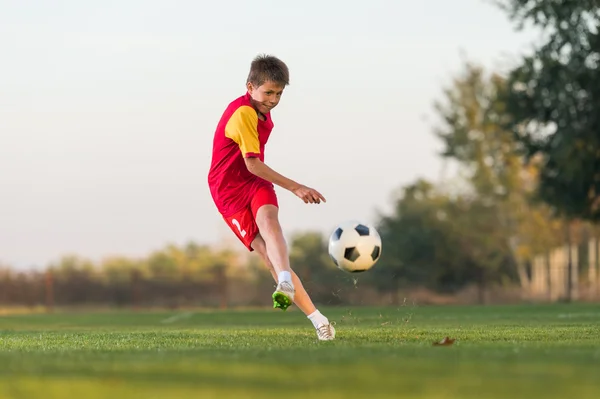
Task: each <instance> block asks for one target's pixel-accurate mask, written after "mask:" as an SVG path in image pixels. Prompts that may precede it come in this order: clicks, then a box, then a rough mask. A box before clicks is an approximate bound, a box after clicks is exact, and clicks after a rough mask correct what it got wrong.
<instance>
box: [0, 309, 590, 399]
mask: <svg viewBox="0 0 600 399" xmlns="http://www.w3.org/2000/svg"><path fill="white" fill-rule="evenodd" d="M324 313H325V314H326V315H327V316H329V317H330V319H333V320H336V322H337V325H336V328H337V331H338V339H337V340H336V341H334V342H321V343H319V342H317V341H316V335H315V333H314V331H313V329H312V326H311V325H310V323H309V322H308V320H307V319H306V318H305V317H304V316H303V315H302V314H301V313H300V312H298V311H297V310H296V309H290V310H288V311H287V312H285V313H283V312H281V311H278V310H253V311H227V312H218V311H215V312H208V311H197V312H188V311H181V312H147V313H144V312H137V313H136V312H124V311H122V312H103V313H60V314H53V315H45V314H32V315H9V316H3V317H0V398H35V397H43V398H49V399H51V398H61V399H63V398H67V397H73V398H86V399H93V398H114V399H116V398H138V397H139V398H145V399H146V398H174V399H175V398H268V397H277V398H286V399H287V398H306V397H307V395H309V394H311V395H316V397H324V398H328V399H335V398H344V399H348V398H365V397H367V398H408V399H411V398H436V399H437V398H461V399H462V398H464V399H468V398H478V399H485V398H503V399H504V398H511V399H516V398H527V399H532V398H538V397H543V398H545V399H549V398H561V399H564V398H577V399H584V398H595V399H596V398H599V397H600V378H598V377H599V376H600V374H599V370H600V369H599V365H600V345H599V343H600V334H599V333H600V307H598V306H596V305H586V304H573V305H539V306H534V305H529V306H489V307H475V306H473V307H417V306H402V307H399V308H334V309H326V311H325V312H324ZM445 336H449V337H451V338H456V342H455V343H454V345H453V346H449V347H440V346H433V345H432V343H433V342H434V341H439V340H441V339H442V338H444V337H445Z"/></svg>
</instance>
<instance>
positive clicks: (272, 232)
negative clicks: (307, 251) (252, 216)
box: [256, 205, 291, 282]
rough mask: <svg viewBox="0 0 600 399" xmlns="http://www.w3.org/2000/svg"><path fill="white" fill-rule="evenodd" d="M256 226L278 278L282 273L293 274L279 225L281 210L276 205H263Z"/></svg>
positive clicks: (257, 216)
mask: <svg viewBox="0 0 600 399" xmlns="http://www.w3.org/2000/svg"><path fill="white" fill-rule="evenodd" d="M256 224H257V226H258V231H260V235H261V236H262V238H263V240H264V243H265V246H266V250H267V256H268V257H269V259H270V260H271V261H272V266H273V268H274V270H275V273H277V276H278V277H279V276H280V274H281V272H290V273H291V268H290V260H289V256H288V249H287V245H286V242H285V238H284V236H283V231H282V230H281V225H280V224H279V208H277V207H276V206H275V205H263V206H261V207H260V208H258V211H256ZM277 281H278V282H279V280H277Z"/></svg>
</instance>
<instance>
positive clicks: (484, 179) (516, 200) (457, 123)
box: [435, 63, 560, 290]
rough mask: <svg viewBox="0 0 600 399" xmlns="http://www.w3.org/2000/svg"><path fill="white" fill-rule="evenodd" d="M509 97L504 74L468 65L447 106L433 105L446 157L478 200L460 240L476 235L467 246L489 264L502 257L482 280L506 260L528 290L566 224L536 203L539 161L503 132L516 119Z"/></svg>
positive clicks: (473, 203)
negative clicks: (536, 261)
mask: <svg viewBox="0 0 600 399" xmlns="http://www.w3.org/2000/svg"><path fill="white" fill-rule="evenodd" d="M506 91H507V82H506V80H505V79H504V78H502V77H501V76H499V75H498V74H491V75H489V76H488V75H487V74H486V73H485V71H484V70H483V68H481V67H479V66H476V65H472V64H469V63H467V64H466V67H465V70H464V71H463V73H462V74H461V75H460V76H458V77H457V78H456V79H455V80H454V81H453V83H452V85H451V86H450V87H449V88H447V89H446V90H445V91H444V101H438V102H436V104H435V108H436V110H437V111H438V113H439V115H440V116H441V118H442V122H443V123H442V125H441V126H440V128H438V129H437V131H436V134H437V136H438V137H439V138H440V139H441V140H442V142H443V144H444V149H443V152H442V156H443V157H446V158H449V159H452V160H454V161H456V162H457V163H458V165H459V166H460V170H461V171H462V172H464V175H465V178H466V180H467V182H468V183H469V185H470V188H471V192H472V194H473V198H472V199H471V201H470V204H469V213H470V215H466V214H465V215H464V217H463V221H462V222H461V223H464V226H469V230H465V231H464V232H463V235H462V236H463V237H468V236H469V235H470V233H473V234H474V236H473V237H472V239H473V240H472V242H471V244H468V247H469V248H471V249H472V250H475V248H474V247H473V244H475V243H478V245H481V246H483V247H486V248H487V250H485V251H483V252H482V253H481V254H485V255H484V257H488V256H489V255H490V254H491V253H495V254H496V255H497V256H494V257H492V258H488V260H487V261H486V262H487V265H488V269H489V270H487V271H484V270H480V273H481V277H484V276H486V275H487V274H488V273H489V272H491V271H494V272H499V271H500V269H499V267H501V265H502V263H498V262H500V260H503V261H504V262H506V261H508V262H509V264H510V263H512V264H513V265H514V267H516V272H517V273H518V276H519V279H520V282H521V285H522V286H523V288H524V289H526V290H527V289H528V287H529V284H530V279H529V273H528V270H527V266H526V265H527V262H528V261H529V260H531V259H532V258H533V256H535V255H536V253H540V252H544V251H545V250H547V249H548V248H549V247H551V246H552V245H554V244H556V243H557V237H560V234H559V229H560V224H559V223H558V222H557V221H556V220H553V219H552V218H551V217H550V210H549V209H548V207H545V206H544V205H543V204H535V203H533V201H532V193H533V192H534V190H535V188H536V187H537V182H538V174H539V170H538V165H537V163H536V162H537V160H534V161H532V162H531V163H530V164H529V165H526V163H525V159H524V158H523V156H522V155H521V153H520V151H519V150H520V143H519V142H518V141H517V140H515V137H514V136H513V134H512V132H511V131H510V130H507V129H506V128H505V125H506V122H507V121H508V120H509V119H510V114H509V113H508V110H507V106H506V103H505V101H504V99H505V97H506V96H505V93H506ZM465 217H467V218H469V219H471V220H465V219H464V218H465ZM461 223H459V226H462V225H463V224H461ZM532 226H535V227H536V229H535V230H532V229H531V227H532ZM490 227H491V229H490ZM480 235H486V237H487V239H481V237H480ZM483 247H482V248H479V249H477V250H476V252H472V253H471V256H472V257H473V256H474V259H478V258H479V259H480V261H476V262H475V264H477V265H480V264H481V259H482V258H481V257H480V256H479V255H475V254H476V253H478V252H480V251H481V250H483ZM503 251H505V252H504V255H502V256H501V255H500V254H501V253H503ZM482 283H484V282H482Z"/></svg>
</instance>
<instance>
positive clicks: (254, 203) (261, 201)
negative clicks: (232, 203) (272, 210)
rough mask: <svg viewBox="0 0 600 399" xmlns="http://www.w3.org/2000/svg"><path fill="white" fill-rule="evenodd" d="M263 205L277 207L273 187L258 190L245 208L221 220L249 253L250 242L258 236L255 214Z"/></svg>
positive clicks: (250, 249) (250, 248)
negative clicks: (223, 220)
mask: <svg viewBox="0 0 600 399" xmlns="http://www.w3.org/2000/svg"><path fill="white" fill-rule="evenodd" d="M263 205H275V206H277V207H279V204H278V203H277V195H275V190H274V189H273V187H261V188H259V189H258V190H257V191H256V192H255V193H254V195H253V196H252V199H251V200H250V203H249V204H248V206H247V207H246V208H244V209H242V210H241V211H238V212H237V213H235V214H233V215H231V216H229V217H224V218H223V219H225V222H226V223H227V225H228V226H229V227H230V228H231V230H233V232H234V233H235V235H236V236H237V237H238V238H239V239H240V241H241V242H242V243H244V245H245V246H246V248H248V250H249V251H253V250H254V249H253V248H252V241H254V239H255V238H256V236H257V235H258V226H257V225H256V212H257V211H258V208H260V207H261V206H263Z"/></svg>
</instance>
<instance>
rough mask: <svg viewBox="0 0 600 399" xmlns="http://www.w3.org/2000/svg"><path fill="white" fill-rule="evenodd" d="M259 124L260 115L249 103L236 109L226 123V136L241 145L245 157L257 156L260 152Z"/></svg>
mask: <svg viewBox="0 0 600 399" xmlns="http://www.w3.org/2000/svg"><path fill="white" fill-rule="evenodd" d="M257 126H258V115H257V114H256V111H255V110H254V109H253V108H252V107H249V106H247V105H242V106H241V107H239V108H238V109H237V110H235V112H234V113H233V115H231V117H230V118H229V121H228V122H227V125H225V136H226V137H229V138H230V139H232V140H233V141H235V142H236V143H237V144H238V145H239V146H240V151H241V152H242V155H243V156H244V158H249V157H257V156H258V155H259V154H260V142H259V140H258V130H257Z"/></svg>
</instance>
